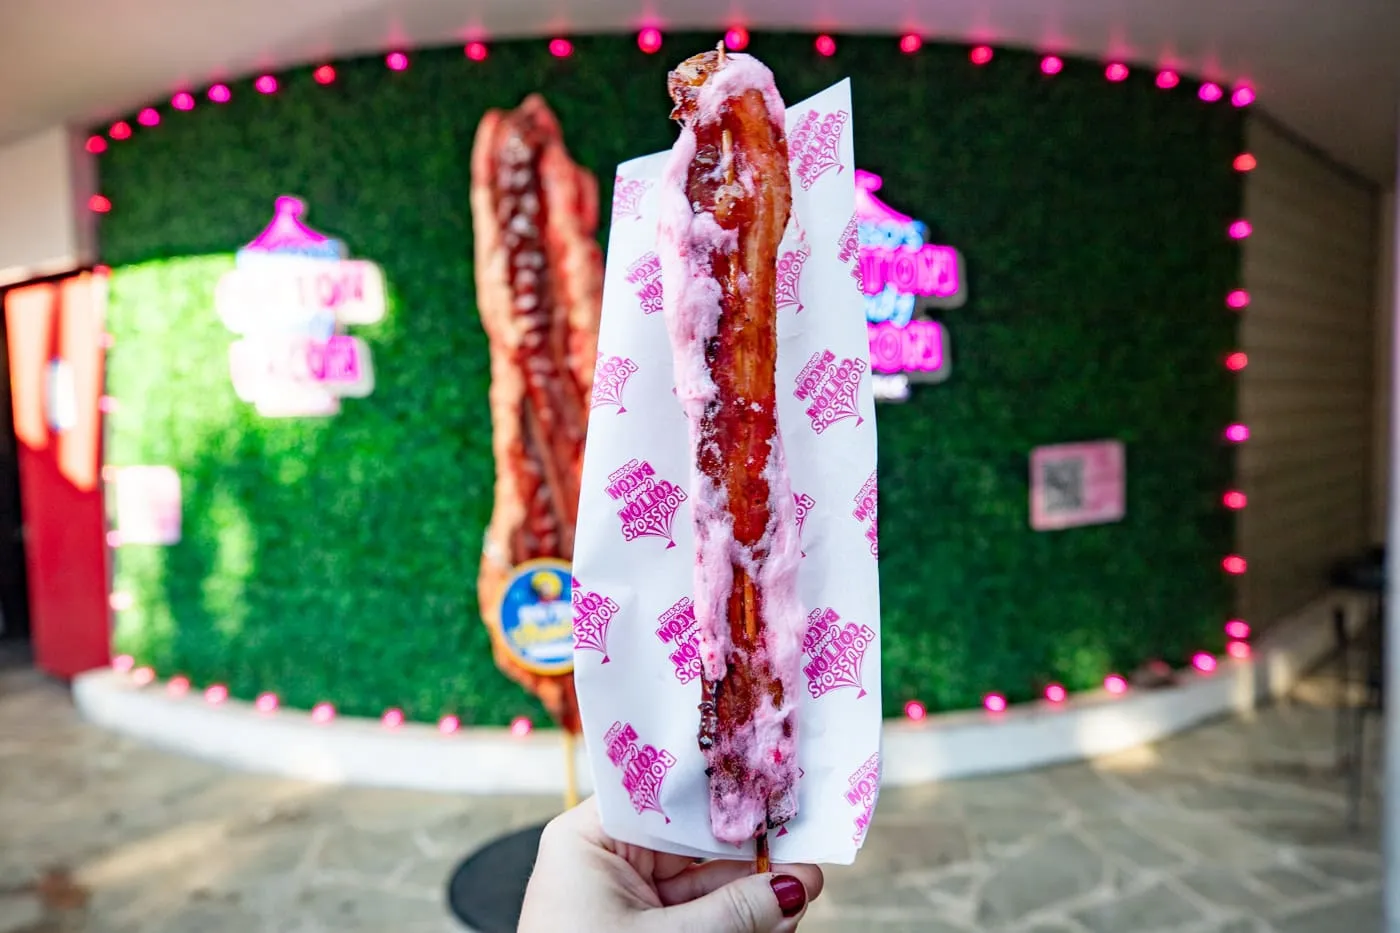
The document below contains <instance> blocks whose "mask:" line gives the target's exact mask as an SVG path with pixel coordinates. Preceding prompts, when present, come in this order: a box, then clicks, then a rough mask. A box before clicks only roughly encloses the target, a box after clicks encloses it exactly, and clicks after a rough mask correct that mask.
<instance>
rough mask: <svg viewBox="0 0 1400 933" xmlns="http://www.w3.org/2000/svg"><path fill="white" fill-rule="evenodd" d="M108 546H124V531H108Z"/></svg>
mask: <svg viewBox="0 0 1400 933" xmlns="http://www.w3.org/2000/svg"><path fill="white" fill-rule="evenodd" d="M107 546H108V547H121V546H122V533H121V532H120V531H109V532H107Z"/></svg>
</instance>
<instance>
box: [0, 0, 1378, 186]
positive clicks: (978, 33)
mask: <svg viewBox="0 0 1400 933" xmlns="http://www.w3.org/2000/svg"><path fill="white" fill-rule="evenodd" d="M732 22H740V23H743V24H745V25H747V26H748V27H749V28H750V29H764V28H796V29H812V30H815V29H823V30H831V31H850V32H900V31H905V30H910V29H916V30H918V31H920V32H922V33H923V34H924V35H925V36H926V37H927V38H929V39H950V40H961V39H977V40H981V41H987V42H992V43H1003V44H1012V45H1021V46H1029V47H1033V48H1038V49H1045V50H1049V51H1056V52H1060V53H1068V54H1080V55H1088V56H1096V57H1101V58H1116V59H1123V60H1125V61H1128V62H1130V63H1134V64H1142V65H1145V66H1160V65H1170V66H1172V67H1175V68H1178V69H1179V70H1181V71H1183V72H1187V73H1192V74H1198V75H1202V76H1205V77H1209V78H1213V79H1215V80H1218V81H1221V82H1222V83H1224V82H1228V83H1234V82H1236V81H1245V82H1249V83H1251V84H1252V85H1253V86H1254V87H1255V88H1256V90H1257V91H1258V93H1259V100H1260V104H1261V105H1262V106H1263V107H1265V108H1266V109H1267V110H1268V111H1269V112H1270V113H1271V114H1272V115H1273V116H1275V117H1277V118H1278V119H1279V120H1280V121H1282V122H1283V123H1284V124H1285V125H1287V126H1288V127H1290V128H1291V129H1293V130H1294V131H1296V132H1297V133H1299V134H1301V135H1302V136H1304V137H1305V138H1307V139H1308V140H1310V141H1311V142H1313V143H1314V144H1315V145H1317V146H1318V147H1319V148H1321V149H1322V150H1324V151H1326V152H1327V153H1329V154H1330V155H1332V156H1333V157H1334V158H1336V159H1337V160H1339V161H1341V162H1343V163H1345V164H1347V165H1349V166H1351V167H1352V168H1354V169H1356V170H1357V171H1359V172H1360V173H1362V174H1363V175H1365V176H1367V177H1368V178H1370V179H1372V180H1373V181H1376V182H1379V183H1381V184H1383V185H1385V186H1387V187H1389V186H1391V185H1393V184H1394V183H1395V177H1396V135H1397V111H1400V107H1397V99H1398V98H1400V0H725V2H724V3H723V4H721V3H701V2H697V0H0V142H3V141H5V140H8V139H12V138H15V137H18V136H22V135H24V134H25V133H28V132H30V131H34V130H38V129H41V128H43V127H46V126H50V125H53V124H55V123H58V122H61V121H73V122H77V123H87V122H89V121H97V120H105V119H108V118H111V117H113V116H115V115H117V114H122V113H127V112H129V111H131V110H132V109H133V108H135V107H136V106H138V105H140V104H144V103H147V102H150V101H153V100H159V99H164V98H166V97H168V96H169V95H170V94H171V93H172V92H173V91H176V90H179V89H182V88H192V89H197V88H199V87H202V86H203V85H205V84H208V83H210V82H211V81H213V80H215V79H226V78H230V77H237V76H240V75H244V74H247V73H249V72H251V71H254V70H262V69H274V68H278V67H283V66H288V65H296V64H304V63H307V62H311V61H318V60H323V59H329V58H333V57H344V56H349V55H355V54H360V53H367V52H376V51H387V50H390V49H393V48H407V47H411V46H417V45H440V44H444V43H450V42H458V41H462V40H463V39H466V38H487V39H489V38H492V37H507V36H509V37H515V36H530V35H541V34H554V33H561V32H602V31H616V30H630V29H635V28H637V27H638V26H640V25H657V26H660V27H662V28H663V29H666V28H674V29H681V28H710V27H719V26H722V25H724V24H727V23H732ZM669 51H670V50H666V51H664V52H663V54H666V53H667V52H669ZM685 51H689V50H685ZM676 54H681V50H677V52H676ZM838 54H839V53H838Z"/></svg>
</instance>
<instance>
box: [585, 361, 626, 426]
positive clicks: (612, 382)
mask: <svg viewBox="0 0 1400 933" xmlns="http://www.w3.org/2000/svg"><path fill="white" fill-rule="evenodd" d="M636 371H637V364H636V363H634V362H632V361H631V360H630V359H628V358H627V357H625V356H609V357H604V356H603V354H601V353H599V354H598V364H597V366H596V367H595V368H594V370H593V402H592V405H591V406H590V407H592V408H602V407H604V406H607V405H616V406H617V413H618V414H619V415H620V414H622V413H623V412H624V411H626V410H627V409H626V408H623V407H622V391H623V390H624V389H626V388H627V380H628V379H631V378H632V374H633V373H635V372H636Z"/></svg>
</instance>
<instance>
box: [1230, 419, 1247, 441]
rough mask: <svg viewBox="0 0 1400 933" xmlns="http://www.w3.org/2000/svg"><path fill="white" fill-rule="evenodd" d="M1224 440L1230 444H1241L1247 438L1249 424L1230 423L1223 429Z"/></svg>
mask: <svg viewBox="0 0 1400 933" xmlns="http://www.w3.org/2000/svg"><path fill="white" fill-rule="evenodd" d="M1225 440H1227V441H1229V442H1230V443H1232V444H1243V443H1244V442H1245V441H1247V440H1249V425H1246V424H1232V425H1230V426H1229V427H1228V428H1226V429H1225Z"/></svg>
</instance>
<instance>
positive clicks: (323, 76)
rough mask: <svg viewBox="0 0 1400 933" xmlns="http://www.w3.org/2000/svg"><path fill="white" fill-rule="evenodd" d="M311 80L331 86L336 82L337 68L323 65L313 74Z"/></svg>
mask: <svg viewBox="0 0 1400 933" xmlns="http://www.w3.org/2000/svg"><path fill="white" fill-rule="evenodd" d="M311 78H312V80H314V81H315V82H316V83H317V84H331V83H333V82H334V81H335V67H334V66H332V65H322V66H321V67H320V68H317V69H316V70H315V71H313V72H311Z"/></svg>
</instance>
